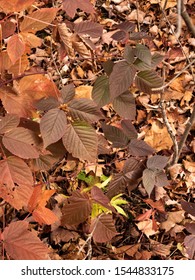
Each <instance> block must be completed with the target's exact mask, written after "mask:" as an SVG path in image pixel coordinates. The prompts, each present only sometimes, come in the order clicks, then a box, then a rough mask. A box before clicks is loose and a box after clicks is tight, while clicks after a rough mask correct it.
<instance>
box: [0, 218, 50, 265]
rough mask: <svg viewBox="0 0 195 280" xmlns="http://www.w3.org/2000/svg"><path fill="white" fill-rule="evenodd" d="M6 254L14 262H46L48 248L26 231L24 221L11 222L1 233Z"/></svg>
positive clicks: (26, 225) (33, 234)
mask: <svg viewBox="0 0 195 280" xmlns="http://www.w3.org/2000/svg"><path fill="white" fill-rule="evenodd" d="M2 235H3V241H4V246H5V250H6V252H7V254H8V255H9V256H10V257H11V258H12V259H14V260H46V259H48V252H49V251H48V248H47V246H46V245H45V244H44V243H42V242H41V240H40V239H39V238H38V237H37V236H36V235H35V233H33V232H30V231H29V230H28V223H27V222H24V221H17V222H12V223H10V224H9V226H8V227H6V228H5V229H4V231H3V234H2Z"/></svg>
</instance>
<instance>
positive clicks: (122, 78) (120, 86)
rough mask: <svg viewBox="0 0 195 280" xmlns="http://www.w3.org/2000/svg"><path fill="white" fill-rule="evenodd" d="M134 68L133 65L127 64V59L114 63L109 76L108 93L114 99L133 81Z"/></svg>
mask: <svg viewBox="0 0 195 280" xmlns="http://www.w3.org/2000/svg"><path fill="white" fill-rule="evenodd" d="M135 73H136V70H135V68H134V66H132V65H129V63H128V62H127V61H122V62H118V63H116V64H115V65H114V68H113V71H112V73H111V75H110V78H109V83H110V95H111V98H112V99H114V98H116V97H117V96H119V95H121V94H122V93H123V92H125V91H126V90H128V88H129V87H130V86H131V84H132V83H133V80H134V77H135Z"/></svg>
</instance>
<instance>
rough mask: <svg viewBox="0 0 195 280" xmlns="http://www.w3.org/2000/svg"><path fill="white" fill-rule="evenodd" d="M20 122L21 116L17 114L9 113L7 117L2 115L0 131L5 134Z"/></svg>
mask: <svg viewBox="0 0 195 280" xmlns="http://www.w3.org/2000/svg"><path fill="white" fill-rule="evenodd" d="M19 123H20V118H19V117H18V116H17V115H12V114H7V115H5V117H0V133H1V134H3V133H5V132H8V131H10V130H12V129H13V128H15V127H17V126H18V125H19Z"/></svg>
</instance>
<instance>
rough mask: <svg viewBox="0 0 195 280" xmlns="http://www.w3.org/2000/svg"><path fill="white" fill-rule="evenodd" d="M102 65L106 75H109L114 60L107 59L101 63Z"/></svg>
mask: <svg viewBox="0 0 195 280" xmlns="http://www.w3.org/2000/svg"><path fill="white" fill-rule="evenodd" d="M102 66H103V68H104V71H105V73H106V74H107V76H110V74H111V73H112V70H113V67H114V62H113V61H112V60H109V59H108V60H106V61H105V62H103V63H102Z"/></svg>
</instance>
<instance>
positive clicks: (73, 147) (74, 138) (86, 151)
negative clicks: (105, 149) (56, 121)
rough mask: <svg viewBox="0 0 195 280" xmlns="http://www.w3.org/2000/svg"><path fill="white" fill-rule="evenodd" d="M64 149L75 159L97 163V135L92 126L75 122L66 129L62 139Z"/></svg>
mask: <svg viewBox="0 0 195 280" xmlns="http://www.w3.org/2000/svg"><path fill="white" fill-rule="evenodd" d="M62 141H63V144H64V147H65V148H66V149H67V150H68V152H69V153H71V154H72V155H73V156H74V157H76V158H79V159H82V160H88V161H95V159H96V156H97V147H98V140H97V134H96V132H95V130H94V129H93V127H92V126H90V125H89V124H87V123H85V122H74V123H73V124H69V125H68V126H67V128H66V131H65V134H64V136H63V138H62Z"/></svg>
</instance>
